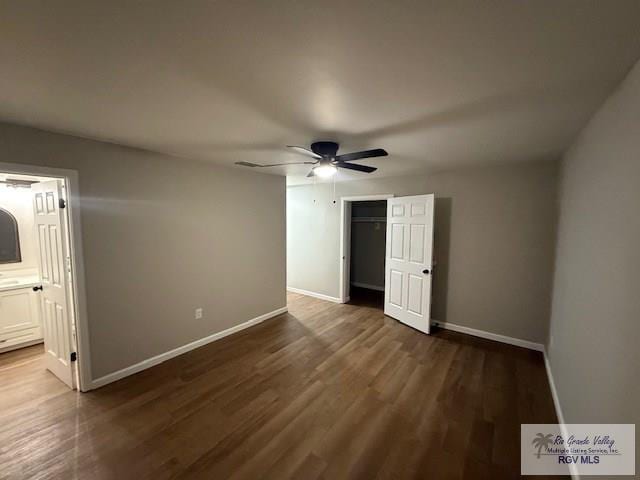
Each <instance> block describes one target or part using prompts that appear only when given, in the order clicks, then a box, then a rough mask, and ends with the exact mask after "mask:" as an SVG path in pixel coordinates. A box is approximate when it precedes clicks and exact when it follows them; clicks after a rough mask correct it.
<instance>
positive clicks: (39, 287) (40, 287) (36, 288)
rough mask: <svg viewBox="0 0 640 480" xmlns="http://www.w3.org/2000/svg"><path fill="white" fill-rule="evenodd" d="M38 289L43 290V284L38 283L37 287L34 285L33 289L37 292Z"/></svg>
mask: <svg viewBox="0 0 640 480" xmlns="http://www.w3.org/2000/svg"><path fill="white" fill-rule="evenodd" d="M38 290H42V285H38V286H37V287H33V291H34V292H37V291H38Z"/></svg>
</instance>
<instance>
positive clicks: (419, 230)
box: [384, 194, 434, 333]
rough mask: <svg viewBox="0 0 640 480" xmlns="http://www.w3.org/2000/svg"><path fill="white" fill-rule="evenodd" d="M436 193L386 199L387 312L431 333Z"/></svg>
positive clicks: (385, 307) (385, 296)
mask: <svg viewBox="0 0 640 480" xmlns="http://www.w3.org/2000/svg"><path fill="white" fill-rule="evenodd" d="M433 207H434V195H433V194H430V195H416V196H412V197H395V198H390V199H388V200H387V251H386V259H385V260H386V261H385V294H384V313H385V315H389V316H390V317H393V318H395V319H396V320H400V321H401V322H402V323H405V324H407V325H409V326H410V327H413V328H415V329H416V330H420V331H421V332H424V333H429V327H430V313H431V269H432V265H431V262H432V255H433Z"/></svg>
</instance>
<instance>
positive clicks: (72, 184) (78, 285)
mask: <svg viewBox="0 0 640 480" xmlns="http://www.w3.org/2000/svg"><path fill="white" fill-rule="evenodd" d="M0 171H2V172H5V173H14V174H16V175H36V176H43V177H52V178H61V179H63V180H64V181H65V184H66V188H67V209H68V210H67V211H68V213H67V215H68V222H69V239H70V244H71V245H70V253H71V258H72V259H73V261H72V262H71V269H72V271H71V278H72V282H73V306H74V310H75V319H76V333H77V339H76V342H77V349H78V352H77V355H78V360H77V361H78V377H79V378H78V390H80V391H82V392H86V391H88V390H91V386H92V380H91V354H90V351H89V319H88V317H87V298H86V286H85V275H84V255H83V251H82V225H81V223H80V186H79V180H78V172H77V171H76V170H69V169H66V168H53V167H44V166H39V165H23V164H20V163H4V162H0Z"/></svg>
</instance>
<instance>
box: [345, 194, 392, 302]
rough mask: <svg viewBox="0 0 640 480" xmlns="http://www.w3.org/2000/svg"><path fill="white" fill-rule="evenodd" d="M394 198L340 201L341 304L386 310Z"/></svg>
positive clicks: (366, 196) (359, 197)
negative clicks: (388, 221)
mask: <svg viewBox="0 0 640 480" xmlns="http://www.w3.org/2000/svg"><path fill="white" fill-rule="evenodd" d="M392 197H393V195H392V194H382V195H364V196H357V197H342V199H341V208H340V216H341V222H340V225H341V235H340V238H341V241H340V301H341V302H342V303H347V302H352V303H355V304H358V305H363V306H375V307H379V308H382V307H383V304H384V285H385V279H384V262H385V243H386V226H385V225H386V215H387V199H389V198H392ZM352 293H353V295H354V297H353V299H352V298H351V294H352ZM380 301H382V303H380Z"/></svg>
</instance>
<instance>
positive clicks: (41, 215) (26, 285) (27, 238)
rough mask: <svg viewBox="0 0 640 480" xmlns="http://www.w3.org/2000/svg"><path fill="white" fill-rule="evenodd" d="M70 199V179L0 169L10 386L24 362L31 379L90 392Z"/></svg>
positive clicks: (2, 351)
mask: <svg viewBox="0 0 640 480" xmlns="http://www.w3.org/2000/svg"><path fill="white" fill-rule="evenodd" d="M76 192H77V173H76V172H73V171H69V170H61V169H51V168H45V167H35V166H23V165H13V164H3V163H0V365H2V367H3V368H1V369H0V377H2V376H3V373H6V375H8V378H7V379H8V380H10V381H12V382H20V378H19V376H16V374H15V372H16V371H20V368H18V366H17V365H18V364H16V363H15V362H22V363H21V364H19V365H24V364H25V362H26V363H28V364H29V365H31V366H32V367H33V368H35V369H36V371H35V373H36V375H35V376H31V377H32V378H43V379H45V378H46V379H47V380H46V381H47V382H52V380H51V379H52V378H54V377H55V378H57V380H58V381H61V382H62V383H64V384H65V385H66V386H67V387H69V388H72V389H78V390H88V389H89V388H90V386H89V385H90V384H89V383H88V378H89V376H88V375H87V373H88V371H89V369H88V368H87V367H88V359H89V355H88V348H87V342H86V333H87V328H86V313H85V312H86V309H85V303H84V288H83V286H84V273H83V267H82V252H81V243H80V242H79V238H80V236H79V235H80V228H79V204H78V196H77V193H76ZM12 359H15V362H14V361H13V360H12ZM26 359H28V361H27V360H26ZM12 367H15V368H12ZM38 369H40V370H46V371H47V374H46V375H47V376H42V377H40V376H39V375H43V374H42V372H40V371H39V370H38ZM32 373H34V372H32ZM3 383H4V382H3ZM54 383H55V382H54Z"/></svg>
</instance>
